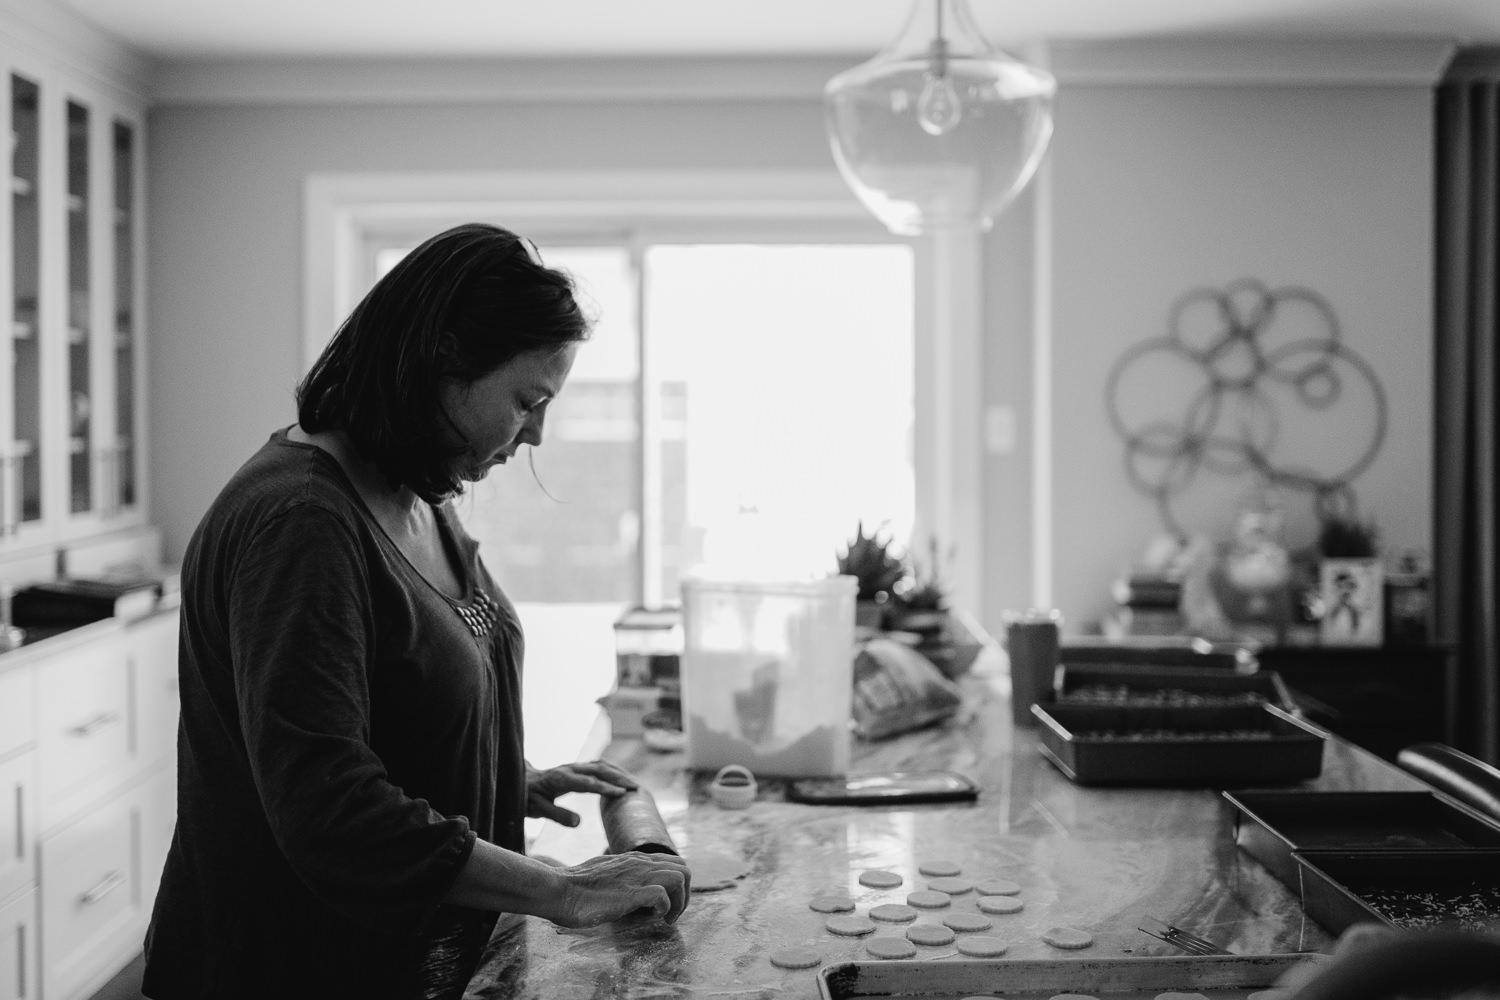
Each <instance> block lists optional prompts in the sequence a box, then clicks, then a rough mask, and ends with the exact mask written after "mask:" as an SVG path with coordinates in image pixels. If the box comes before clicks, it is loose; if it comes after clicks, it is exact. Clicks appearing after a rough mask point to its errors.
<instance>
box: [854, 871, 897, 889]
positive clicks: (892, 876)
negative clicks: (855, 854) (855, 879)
mask: <svg viewBox="0 0 1500 1000" xmlns="http://www.w3.org/2000/svg"><path fill="white" fill-rule="evenodd" d="M859 884H860V885H867V886H869V887H870V888H871V889H894V888H896V886H898V885H900V884H901V876H900V875H897V874H896V873H895V872H886V871H879V870H878V869H877V870H872V871H867V872H860V873H859Z"/></svg>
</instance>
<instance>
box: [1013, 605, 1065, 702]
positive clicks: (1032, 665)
mask: <svg viewBox="0 0 1500 1000" xmlns="http://www.w3.org/2000/svg"><path fill="white" fill-rule="evenodd" d="M1061 628H1062V612H1061V611H1058V610H1056V609H1053V608H1027V609H1026V610H1024V611H1007V612H1006V613H1005V649H1006V653H1007V654H1008V655H1009V657H1010V717H1011V721H1012V722H1013V723H1015V724H1016V725H1017V726H1031V725H1035V723H1036V717H1035V716H1034V715H1032V714H1031V706H1032V705H1034V704H1036V703H1037V702H1040V701H1050V700H1051V690H1052V675H1053V674H1054V673H1055V672H1056V670H1057V648H1058V642H1059V632H1060V630H1061Z"/></svg>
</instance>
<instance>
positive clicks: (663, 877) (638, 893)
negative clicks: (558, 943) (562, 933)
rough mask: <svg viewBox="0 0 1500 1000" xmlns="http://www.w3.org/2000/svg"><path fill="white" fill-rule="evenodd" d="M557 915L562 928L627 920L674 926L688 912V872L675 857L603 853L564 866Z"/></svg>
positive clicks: (690, 877) (683, 863) (689, 881)
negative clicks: (663, 921) (660, 921)
mask: <svg viewBox="0 0 1500 1000" xmlns="http://www.w3.org/2000/svg"><path fill="white" fill-rule="evenodd" d="M560 874H561V875H562V877H563V885H564V890H563V896H562V899H561V900H560V901H559V909H558V913H557V914H556V915H552V914H548V915H547V916H548V918H549V919H550V920H551V921H552V922H553V923H555V924H559V925H561V926H563V927H592V926H594V925H596V924H605V923H609V922H611V921H614V920H620V919H623V918H626V917H636V918H640V917H647V918H651V917H654V918H657V919H660V920H665V921H666V922H667V923H669V924H674V923H676V922H677V918H678V917H680V916H681V915H682V911H683V910H685V909H687V904H688V890H689V887H690V886H691V884H692V877H693V873H692V872H691V871H690V870H689V869H688V866H687V863H686V862H685V861H683V860H682V859H681V858H680V857H678V856H676V855H675V854H642V853H641V852H639V851H630V852H628V853H626V854H605V855H601V856H599V857H596V858H589V859H588V860H587V861H585V862H583V863H582V864H578V865H573V866H572V867H569V868H563V869H561V871H560Z"/></svg>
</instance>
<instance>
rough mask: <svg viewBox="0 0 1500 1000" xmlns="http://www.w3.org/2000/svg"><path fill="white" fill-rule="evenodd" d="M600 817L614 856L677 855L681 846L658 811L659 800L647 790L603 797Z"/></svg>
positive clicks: (641, 789) (600, 805)
mask: <svg viewBox="0 0 1500 1000" xmlns="http://www.w3.org/2000/svg"><path fill="white" fill-rule="evenodd" d="M599 817H600V818H601V819H602V820H603V821H604V836H605V837H606V839H607V840H608V842H609V853H610V854H624V853H625V852H626V851H640V852H642V853H644V854H677V853H678V851H677V845H676V844H674V843H672V835H671V834H670V833H668V832H667V824H666V823H663V822H662V818H661V813H659V812H657V810H656V800H655V799H653V798H652V797H651V793H650V792H648V791H646V790H645V789H644V788H637V789H635V790H633V791H629V792H626V793H625V794H624V795H615V796H602V795H601V796H600V797H599Z"/></svg>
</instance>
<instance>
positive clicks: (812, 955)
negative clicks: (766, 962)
mask: <svg viewBox="0 0 1500 1000" xmlns="http://www.w3.org/2000/svg"><path fill="white" fill-rule="evenodd" d="M771 964H772V965H774V966H776V968H778V969H813V968H817V967H818V966H820V965H822V964H823V956H822V955H819V954H818V953H817V952H815V951H813V950H812V949H811V948H783V949H781V950H780V951H773V952H771Z"/></svg>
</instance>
